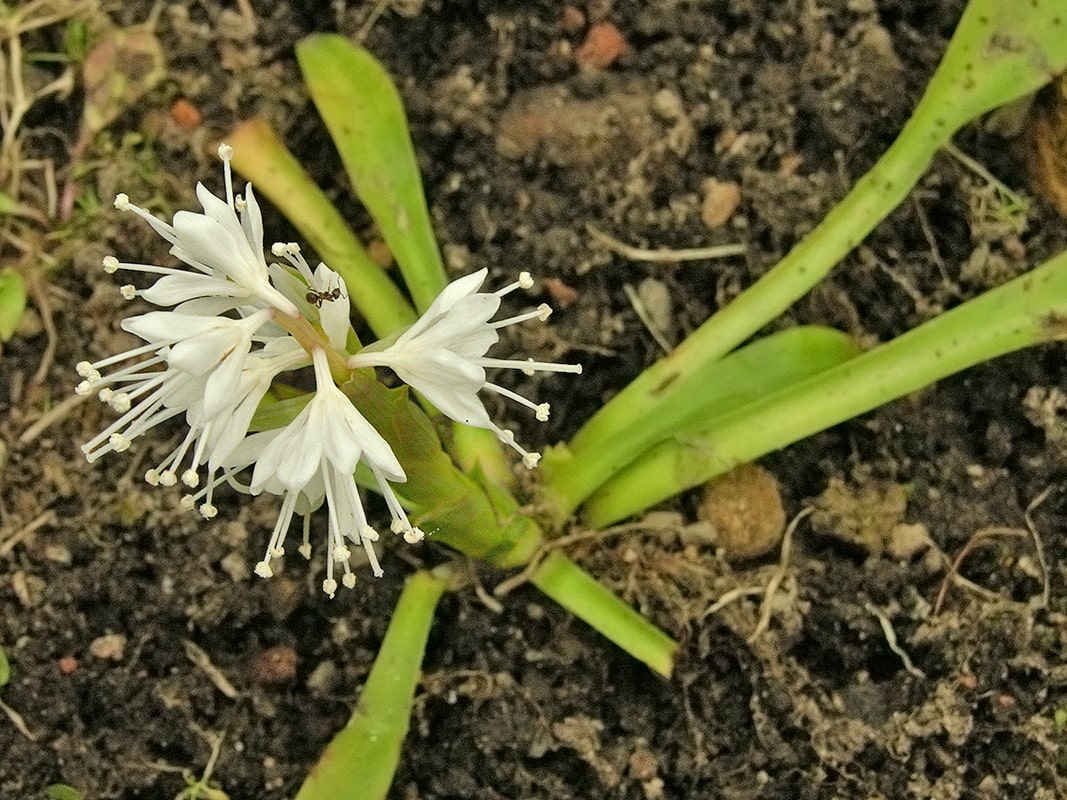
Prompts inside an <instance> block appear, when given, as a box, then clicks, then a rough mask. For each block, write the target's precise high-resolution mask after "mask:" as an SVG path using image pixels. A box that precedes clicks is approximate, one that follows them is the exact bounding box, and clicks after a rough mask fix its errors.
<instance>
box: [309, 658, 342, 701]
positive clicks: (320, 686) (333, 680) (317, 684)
mask: <svg viewBox="0 0 1067 800" xmlns="http://www.w3.org/2000/svg"><path fill="white" fill-rule="evenodd" d="M340 678H341V670H340V669H338V668H337V664H335V663H334V662H333V661H323V662H321V663H319V664H318V666H316V667H315V669H313V670H311V674H310V675H308V678H307V682H306V685H307V688H308V691H309V692H311V693H312V694H314V695H318V696H319V697H322V696H324V695H328V694H330V693H331V692H332V691H333V690H334V689H336V688H337V685H338V683H340Z"/></svg>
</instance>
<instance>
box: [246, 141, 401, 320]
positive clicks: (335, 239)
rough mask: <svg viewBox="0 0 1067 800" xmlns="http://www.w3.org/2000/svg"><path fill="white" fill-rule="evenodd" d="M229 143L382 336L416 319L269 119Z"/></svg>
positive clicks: (248, 172) (256, 182) (260, 188)
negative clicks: (343, 282) (333, 271)
mask: <svg viewBox="0 0 1067 800" xmlns="http://www.w3.org/2000/svg"><path fill="white" fill-rule="evenodd" d="M226 142H227V144H229V145H231V146H232V147H233V166H234V169H236V170H237V171H238V172H240V173H241V174H242V175H244V176H245V177H246V178H247V179H248V180H249V181H251V182H252V184H253V185H254V186H255V188H256V189H257V191H258V192H259V193H262V194H264V195H266V196H267V198H269V199H270V201H271V202H272V203H273V204H274V205H275V206H276V207H277V209H278V210H279V211H281V212H282V214H284V215H285V217H286V219H288V220H289V221H290V222H291V223H293V225H294V226H296V228H297V230H299V231H300V233H301V235H303V236H304V237H305V238H306V239H307V241H308V243H309V244H310V245H311V247H312V249H313V250H314V252H315V254H316V255H317V256H318V258H320V259H321V260H323V261H325V262H326V263H327V264H329V265H330V268H331V269H333V270H335V271H336V272H337V273H338V274H339V275H340V276H341V277H342V278H343V279H344V281H345V284H346V285H347V286H348V296H349V299H350V301H351V302H352V305H353V306H354V307H355V309H356V311H358V312H359V313H360V314H361V315H362V316H363V318H364V319H365V320H367V324H368V325H370V327H371V329H372V330H373V331H374V332H375V333H376V334H377V335H379V336H387V335H389V334H390V333H393V332H394V331H397V330H399V329H401V328H404V327H407V326H408V325H410V324H411V323H412V322H414V321H415V311H414V309H413V308H412V307H411V304H410V303H409V302H408V300H407V299H406V298H405V297H404V295H403V294H401V292H400V290H399V289H397V287H396V284H394V283H393V282H392V281H391V280H389V277H388V276H387V275H386V274H385V273H384V272H383V271H382V269H381V267H379V266H378V265H377V264H375V263H374V262H373V261H372V260H371V258H370V256H369V255H367V251H366V250H364V249H363V245H362V244H361V243H360V241H359V239H357V238H356V235H355V234H354V233H352V230H351V229H350V228H349V227H348V224H347V223H346V222H345V220H344V217H342V216H341V213H340V212H339V211H338V210H337V209H336V208H335V207H334V205H333V203H331V202H330V200H329V198H328V197H326V194H325V193H324V192H323V191H322V190H321V189H320V188H319V187H318V186H316V185H315V183H314V181H312V180H311V178H310V177H309V176H308V174H307V173H306V172H305V171H304V168H303V167H301V166H300V164H299V163H298V162H297V160H296V159H295V158H294V157H293V155H292V153H290V152H289V150H288V149H286V147H285V145H284V144H282V143H281V141H280V140H279V139H278V137H277V136H276V135H275V134H274V131H273V130H271V128H270V126H269V125H267V123H266V122H264V121H262V120H251V121H249V122H246V123H244V124H242V125H240V126H239V127H238V128H236V129H235V130H234V131H232V132H231V133H230V134H229V135H228V136H227V137H226Z"/></svg>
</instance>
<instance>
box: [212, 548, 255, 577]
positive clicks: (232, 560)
mask: <svg viewBox="0 0 1067 800" xmlns="http://www.w3.org/2000/svg"><path fill="white" fill-rule="evenodd" d="M219 566H220V567H222V571H223V572H225V573H226V574H227V575H229V576H230V580H232V581H233V582H234V583H242V582H244V581H246V580H248V578H249V576H250V575H251V571H250V570H249V569H248V559H247V558H246V557H245V556H244V554H243V553H238V552H230V553H227V554H226V555H224V556H223V557H222V560H221V561H219Z"/></svg>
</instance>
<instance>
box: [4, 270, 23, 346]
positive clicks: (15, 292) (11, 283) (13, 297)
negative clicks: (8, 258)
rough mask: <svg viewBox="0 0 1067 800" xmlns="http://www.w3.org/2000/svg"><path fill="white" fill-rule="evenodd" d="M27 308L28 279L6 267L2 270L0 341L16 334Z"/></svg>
mask: <svg viewBox="0 0 1067 800" xmlns="http://www.w3.org/2000/svg"><path fill="white" fill-rule="evenodd" d="M25 310H26V279H25V278H23V277H22V274H21V273H19V272H16V271H15V270H14V269H12V268H11V267H5V268H4V269H2V270H0V342H6V341H8V340H9V339H10V338H11V337H12V336H14V335H15V331H16V330H18V327H19V321H20V320H21V319H22V314H23V312H25Z"/></svg>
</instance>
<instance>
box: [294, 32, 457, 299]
mask: <svg viewBox="0 0 1067 800" xmlns="http://www.w3.org/2000/svg"><path fill="white" fill-rule="evenodd" d="M296 57H297V61H299V63H300V69H301V71H302V72H303V73H304V82H305V83H306V84H307V87H308V91H309V92H310V93H311V99H312V100H313V101H314V102H315V107H316V108H317V109H318V110H319V115H320V116H321V117H322V120H323V122H325V123H326V128H327V129H328V130H329V132H330V138H332V139H333V142H334V145H335V146H336V147H337V151H338V152H339V153H340V154H341V161H342V162H343V163H344V165H345V170H346V171H347V173H348V177H349V179H350V180H351V181H352V186H353V187H354V188H355V191H356V195H357V196H358V197H359V199H360V201H362V203H363V205H364V206H366V208H367V210H368V211H369V212H370V214H371V216H372V217H374V221H375V222H376V223H377V224H378V228H379V229H380V230H381V232H382V236H383V237H384V238H385V243H386V244H387V245H389V249H390V251H392V254H393V256H394V258H396V262H397V265H398V266H399V267H400V272H401V273H402V274H403V276H404V282H405V283H406V284H407V287H408V291H409V292H410V293H411V297H412V299H413V300H414V301H415V307H416V308H418V309H419V310H420V311H425V310H426V308H427V307H428V306H429V305H430V303H432V302H433V300H434V298H435V297H437V295H438V294H439V293H440V292H441V290H442V289H443V288H444V287H445V284H446V283H447V282H448V279H447V276H446V273H445V269H444V265H443V264H442V262H441V255H440V252H439V250H438V248H437V240H436V238H435V236H434V232H433V225H432V224H431V221H430V213H429V211H428V210H427V207H426V198H425V196H424V194H423V190H422V178H421V177H420V175H419V165H418V162H417V160H416V158H415V148H414V147H413V146H412V143H411V135H410V134H409V132H408V123H407V117H406V116H405V115H404V107H403V105H402V104H401V101H400V93H399V92H398V91H397V89H396V86H395V84H394V83H393V81H392V79H391V78H390V77H389V74H388V73H387V72H386V71H385V69H384V68H383V67H382V65H381V64H380V63H378V61H377V59H375V58H374V56H372V55H371V54H370V53H369V52H367V51H366V50H365V49H363V48H362V47H359V46H358V45H355V44H352V43H351V42H349V41H348V40H347V39H345V38H344V37H342V36H338V35H336V34H316V35H314V36H309V37H308V38H306V39H304V40H303V41H301V42H300V43H299V44H297V46H296Z"/></svg>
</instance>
